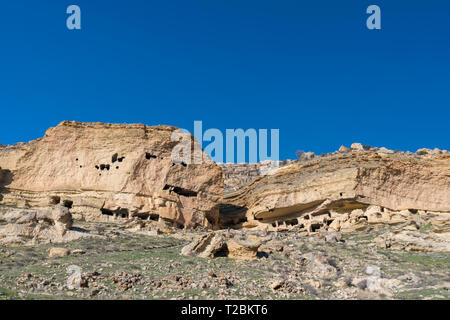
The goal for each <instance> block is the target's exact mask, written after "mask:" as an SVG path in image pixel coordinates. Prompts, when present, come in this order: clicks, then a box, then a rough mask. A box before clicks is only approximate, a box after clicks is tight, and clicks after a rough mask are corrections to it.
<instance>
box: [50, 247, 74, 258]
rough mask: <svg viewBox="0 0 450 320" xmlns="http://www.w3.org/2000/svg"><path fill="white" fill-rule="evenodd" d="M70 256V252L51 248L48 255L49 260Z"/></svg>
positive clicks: (64, 249)
mask: <svg viewBox="0 0 450 320" xmlns="http://www.w3.org/2000/svg"><path fill="white" fill-rule="evenodd" d="M69 254H70V250H69V249H66V248H51V249H50V252H49V254H48V257H49V258H55V257H65V256H68V255H69Z"/></svg>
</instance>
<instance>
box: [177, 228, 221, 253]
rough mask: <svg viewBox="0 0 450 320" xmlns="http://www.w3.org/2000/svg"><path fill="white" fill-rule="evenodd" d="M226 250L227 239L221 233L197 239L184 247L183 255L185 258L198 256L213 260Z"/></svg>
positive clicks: (209, 234)
mask: <svg viewBox="0 0 450 320" xmlns="http://www.w3.org/2000/svg"><path fill="white" fill-rule="evenodd" d="M225 250H226V244H225V238H224V236H223V235H222V234H220V233H214V232H211V233H208V234H205V235H202V236H200V237H199V238H198V239H195V240H194V241H192V242H191V243H190V244H188V245H186V246H185V247H183V249H182V250H181V254H182V255H184V256H198V257H201V258H213V257H215V256H217V255H220V254H221V253H222V252H224V251H225Z"/></svg>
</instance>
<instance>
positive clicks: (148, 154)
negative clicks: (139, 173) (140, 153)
mask: <svg viewBox="0 0 450 320" xmlns="http://www.w3.org/2000/svg"><path fill="white" fill-rule="evenodd" d="M145 159H147V160H150V159H156V156H155V155H153V154H151V153H148V152H146V153H145Z"/></svg>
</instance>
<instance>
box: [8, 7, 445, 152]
mask: <svg viewBox="0 0 450 320" xmlns="http://www.w3.org/2000/svg"><path fill="white" fill-rule="evenodd" d="M70 4H77V5H79V6H80V7H81V10H82V30H80V31H69V30H68V29H67V28H66V17H67V14H66V8H67V6H68V5H70ZM370 4H377V5H379V6H380V7H381V11H382V30H379V31H377V30H375V31H370V30H368V29H367V28H366V22H365V21H366V18H367V16H368V15H367V14H366V13H365V11H366V8H367V6H368V5H370ZM449 19H450V2H449V1H444V0H442V1H437V0H430V1H416V0H409V1H404V0H396V1H392V0H390V1H381V0H373V1H372V0H371V1H364V0H345V1H337V0H326V1H324V0H317V1H312V0H311V1H299V0H292V1H282V0H280V1H275V0H271V1H266V0H257V1H253V0H239V1H237V0H226V1H225V0H221V1H219V0H196V1H194V0H167V1H148V0H127V1H120V0H118V1H99V0H71V1H63V0H59V1H50V0H47V1H31V0H29V1H23V0H14V1H3V2H2V5H1V6H0V27H1V28H0V34H1V47H0V106H1V113H0V119H1V121H0V143H2V144H13V143H15V142H25V141H28V140H31V139H36V138H38V137H41V136H43V134H44V132H45V130H46V129H47V128H48V127H51V126H55V125H56V124H58V123H59V122H60V121H62V120H77V121H102V122H127V123H136V122H138V123H145V124H148V125H157V124H170V125H175V126H179V127H183V128H186V129H188V130H192V129H193V121H194V120H202V121H203V126H204V127H205V128H218V129H221V130H223V131H225V129H226V128H244V129H247V128H256V129H259V128H268V129H270V128H278V129H280V158H282V159H284V158H294V157H295V151H296V150H298V149H302V150H307V151H314V152H316V153H324V152H331V151H334V150H336V149H338V148H339V146H340V145H341V144H344V145H347V146H348V145H349V144H350V143H352V142H355V141H359V142H361V143H363V144H368V145H373V146H386V147H388V148H391V149H399V150H411V151H415V150H416V149H417V148H419V147H438V148H441V149H450V145H449V141H450V129H449V127H450V126H449V123H450V121H449V119H450V111H449V108H450V27H449V25H450V20H449Z"/></svg>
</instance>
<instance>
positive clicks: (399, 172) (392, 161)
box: [223, 151, 450, 231]
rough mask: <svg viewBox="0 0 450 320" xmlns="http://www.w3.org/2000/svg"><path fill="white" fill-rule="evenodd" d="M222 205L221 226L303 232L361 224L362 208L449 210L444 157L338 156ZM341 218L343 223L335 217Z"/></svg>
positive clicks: (263, 180) (286, 170) (297, 166)
mask: <svg viewBox="0 0 450 320" xmlns="http://www.w3.org/2000/svg"><path fill="white" fill-rule="evenodd" d="M224 202H225V203H226V205H225V206H223V208H224V209H223V211H224V213H225V214H224V218H223V221H224V224H226V223H230V221H234V222H235V223H237V222H243V221H245V220H247V221H246V222H245V223H243V226H248V227H251V226H261V225H265V226H267V227H269V229H270V228H272V227H273V228H276V229H278V227H279V226H281V225H283V226H286V225H299V226H302V227H305V228H306V229H308V230H309V231H311V229H315V228H320V227H321V226H326V227H328V226H329V225H331V224H332V223H333V221H334V220H336V222H335V223H334V225H336V223H337V222H338V221H339V220H342V221H341V222H342V224H343V225H344V226H345V224H344V223H345V222H346V221H347V220H349V219H350V218H351V217H353V218H355V219H356V218H358V219H359V217H361V218H362V217H364V220H365V222H367V220H368V217H367V215H365V214H364V212H363V210H366V209H368V207H369V206H370V205H371V206H372V208H371V212H372V211H373V213H375V212H374V209H373V207H374V206H377V208H378V210H375V211H377V212H376V214H377V216H378V215H379V216H380V217H381V216H382V215H383V214H386V215H389V212H391V213H401V212H402V211H405V210H406V212H407V214H409V215H412V214H414V213H416V212H418V211H422V212H424V213H425V212H430V211H431V212H436V213H445V212H450V154H449V153H444V154H440V155H435V156H424V157H419V156H416V155H414V156H411V155H407V154H402V153H399V154H397V153H396V154H387V153H383V152H371V151H351V152H338V153H335V154H332V155H327V156H325V157H318V158H314V159H312V160H309V161H305V162H296V163H294V164H291V165H289V166H285V167H282V168H280V169H278V170H276V171H275V172H272V173H269V174H266V175H263V176H261V177H259V178H257V179H256V180H255V181H254V182H253V183H251V184H250V185H248V186H247V187H245V188H243V189H241V190H239V191H237V192H234V193H230V194H228V195H226V196H225V199H224ZM355 210H360V211H361V212H359V211H357V212H353V211H355ZM352 212H353V213H354V214H353V216H351V214H352ZM233 213H235V214H234V215H233ZM244 214H245V218H243V215H244ZM343 214H346V217H347V218H348V219H347V220H345V219H341V218H338V216H345V215H343ZM356 216H358V217H356ZM386 219H387V220H389V219H392V217H391V216H389V217H387V218H386ZM401 221H402V222H404V221H405V219H401ZM353 222H356V220H355V221H353ZM334 225H332V226H334ZM338 229H339V228H338Z"/></svg>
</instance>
